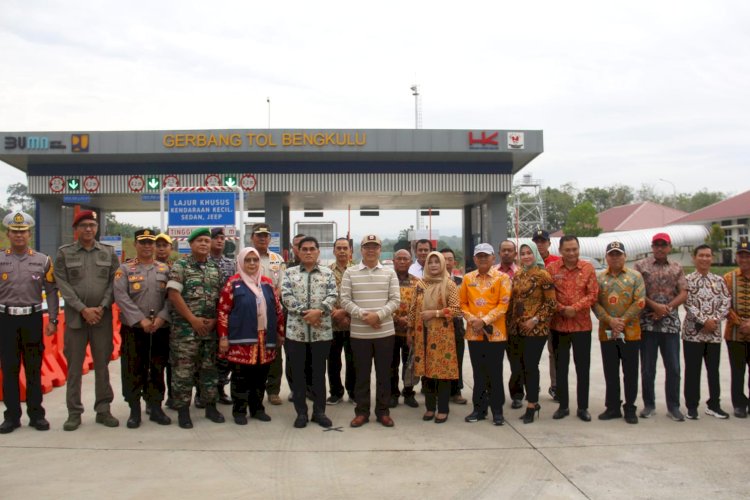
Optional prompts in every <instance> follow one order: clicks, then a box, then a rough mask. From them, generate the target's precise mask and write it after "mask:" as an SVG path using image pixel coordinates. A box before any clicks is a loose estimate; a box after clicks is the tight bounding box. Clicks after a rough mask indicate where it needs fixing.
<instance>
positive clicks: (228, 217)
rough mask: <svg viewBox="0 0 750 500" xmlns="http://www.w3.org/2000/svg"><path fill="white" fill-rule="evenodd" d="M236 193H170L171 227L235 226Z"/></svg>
mask: <svg viewBox="0 0 750 500" xmlns="http://www.w3.org/2000/svg"><path fill="white" fill-rule="evenodd" d="M234 205H235V193H234V192H231V191H230V192H209V193H203V192H178V193H169V202H168V211H169V225H170V226H234V225H235V207H234Z"/></svg>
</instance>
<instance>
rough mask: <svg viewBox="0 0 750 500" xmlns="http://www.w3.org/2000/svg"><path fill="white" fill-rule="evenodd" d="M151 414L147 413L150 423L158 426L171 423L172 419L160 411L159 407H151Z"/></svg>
mask: <svg viewBox="0 0 750 500" xmlns="http://www.w3.org/2000/svg"><path fill="white" fill-rule="evenodd" d="M150 408H151V413H149V416H148V419H149V420H151V421H152V422H156V423H157V424H159V425H169V424H171V423H172V419H171V418H169V416H168V415H167V414H166V413H164V410H162V409H161V405H151V406H150Z"/></svg>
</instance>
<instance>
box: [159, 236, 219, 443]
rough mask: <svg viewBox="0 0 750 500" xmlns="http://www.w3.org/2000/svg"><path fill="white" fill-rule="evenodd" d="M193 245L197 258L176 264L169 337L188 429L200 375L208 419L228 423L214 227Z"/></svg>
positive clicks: (181, 415) (178, 404) (182, 421)
mask: <svg viewBox="0 0 750 500" xmlns="http://www.w3.org/2000/svg"><path fill="white" fill-rule="evenodd" d="M188 242H189V243H190V251H191V254H190V255H189V256H188V257H187V258H185V259H180V260H178V261H177V262H175V263H174V265H173V266H172V270H171V272H170V273H169V282H168V283H167V290H168V292H167V293H168V298H169V301H170V302H171V304H172V308H171V319H172V321H171V328H172V330H171V332H170V336H169V348H170V356H171V359H170V361H171V363H172V394H173V398H174V406H175V408H176V409H177V412H178V423H179V425H180V427H181V428H183V429H190V428H192V427H193V422H192V420H191V419H190V395H191V393H192V390H193V381H194V378H193V377H194V374H195V372H196V371H198V372H199V374H198V378H199V380H200V385H201V397H202V400H203V402H204V403H205V404H206V418H208V419H209V420H211V421H213V422H216V423H222V422H224V415H222V414H221V413H220V412H219V410H217V409H216V399H217V390H216V385H217V379H218V373H217V370H216V353H217V350H218V340H217V336H216V318H217V310H216V307H217V305H218V302H219V292H220V291H221V285H222V282H221V270H220V269H219V266H217V265H216V264H215V263H214V262H212V261H210V260H209V259H208V255H209V252H210V248H211V232H210V231H209V230H208V228H205V227H203V228H198V229H196V230H195V231H193V232H192V233H190V236H189V237H188Z"/></svg>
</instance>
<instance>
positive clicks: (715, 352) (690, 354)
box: [682, 340, 721, 410]
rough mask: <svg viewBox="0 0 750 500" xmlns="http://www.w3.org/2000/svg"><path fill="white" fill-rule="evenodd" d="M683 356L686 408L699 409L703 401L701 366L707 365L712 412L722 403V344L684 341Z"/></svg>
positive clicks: (709, 405)
mask: <svg viewBox="0 0 750 500" xmlns="http://www.w3.org/2000/svg"><path fill="white" fill-rule="evenodd" d="M682 354H683V356H684V358H685V406H686V407H687V408H688V410H690V409H693V410H694V409H696V408H698V403H699V402H700V399H701V365H702V364H703V363H705V364H706V377H707V378H708V401H706V405H707V406H708V407H709V408H711V409H712V410H714V409H716V408H719V406H720V403H721V383H720V382H719V359H720V358H721V344H720V343H709V342H689V341H687V340H683V341H682Z"/></svg>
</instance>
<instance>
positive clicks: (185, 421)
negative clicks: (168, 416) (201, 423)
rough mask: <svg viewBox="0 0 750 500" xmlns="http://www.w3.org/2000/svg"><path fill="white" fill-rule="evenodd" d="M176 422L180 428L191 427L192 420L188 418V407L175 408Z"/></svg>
mask: <svg viewBox="0 0 750 500" xmlns="http://www.w3.org/2000/svg"><path fill="white" fill-rule="evenodd" d="M177 424H178V425H179V426H180V429H192V428H193V421H192V419H191V418H190V408H188V407H185V408H179V409H178V410H177Z"/></svg>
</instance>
